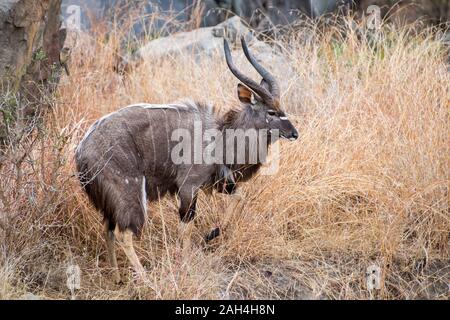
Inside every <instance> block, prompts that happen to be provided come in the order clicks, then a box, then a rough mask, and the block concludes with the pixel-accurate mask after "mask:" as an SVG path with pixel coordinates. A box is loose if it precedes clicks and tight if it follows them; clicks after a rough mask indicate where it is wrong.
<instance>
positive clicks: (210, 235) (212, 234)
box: [205, 228, 220, 243]
mask: <svg viewBox="0 0 450 320" xmlns="http://www.w3.org/2000/svg"><path fill="white" fill-rule="evenodd" d="M219 235H220V229H219V228H215V229H214V230H212V231H211V232H210V233H208V234H207V235H206V237H205V241H206V243H208V242H210V241H211V240H213V239H215V238H217V237H218V236H219Z"/></svg>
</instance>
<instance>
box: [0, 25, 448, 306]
mask: <svg viewBox="0 0 450 320" xmlns="http://www.w3.org/2000/svg"><path fill="white" fill-rule="evenodd" d="M347 22H348V23H345V24H341V25H340V26H335V27H333V28H328V29H320V28H318V27H317V28H315V27H314V26H313V27H311V28H309V29H308V31H307V33H308V35H309V36H308V37H305V36H304V34H303V33H300V32H297V33H293V34H291V35H290V36H289V37H288V38H287V39H285V40H284V41H283V42H278V45H279V46H280V47H281V48H282V49H283V54H284V55H285V56H286V59H288V61H289V63H290V65H291V67H292V68H293V70H294V73H293V74H292V75H291V76H290V78H287V79H286V72H285V70H276V69H273V68H271V70H272V71H273V73H274V74H275V75H276V76H277V77H278V78H279V79H282V78H283V98H282V100H283V105H284V108H285V109H286V110H287V112H289V113H290V114H291V118H292V119H293V121H294V122H295V124H296V126H297V128H298V129H299V132H300V139H299V140H298V141H296V142H294V143H289V142H286V143H282V145H281V164H280V165H281V167H280V170H279V172H278V173H277V174H276V175H274V176H258V177H256V178H255V179H254V180H252V181H251V182H249V183H247V184H243V185H242V192H243V194H244V195H245V200H244V201H242V202H241V203H239V204H238V205H237V206H236V207H230V204H231V202H230V200H229V199H228V198H227V197H226V196H222V195H218V194H213V195H212V196H205V195H201V196H200V199H199V210H198V218H197V221H196V227H195V231H194V234H193V235H192V236H193V239H194V241H193V244H192V247H191V248H190V249H189V252H185V251H183V250H182V249H181V245H180V243H181V242H180V238H179V237H180V236H179V234H178V224H179V218H178V215H177V205H176V201H175V199H172V198H164V199H161V200H160V201H159V202H156V203H152V204H149V215H148V219H147V222H146V225H145V229H144V232H143V234H142V237H141V239H140V240H139V241H138V242H137V244H136V247H137V252H138V255H139V256H140V259H141V261H142V262H143V264H144V265H145V267H146V269H147V271H148V278H149V279H150V282H151V287H152V288H153V289H152V288H150V286H148V285H143V284H139V283H136V282H135V281H134V280H133V274H132V272H131V270H130V269H129V265H128V263H127V261H126V259H125V257H124V255H123V254H122V252H120V253H119V264H120V267H121V269H122V270H121V271H122V273H123V275H124V276H125V279H126V281H125V284H124V285H122V286H116V285H114V284H113V282H112V279H111V277H110V270H109V266H108V263H107V259H106V249H105V243H104V238H103V234H102V227H101V216H100V214H99V213H98V212H96V211H95V210H94V209H93V207H92V206H91V205H90V204H89V201H88V199H87V197H86V196H85V195H84V193H83V192H82V190H81V188H80V186H79V183H78V180H77V178H76V176H75V169H74V163H73V152H74V148H75V146H76V144H77V143H78V142H79V141H80V139H81V137H82V136H83V134H84V132H85V130H86V129H87V127H88V126H89V125H90V124H91V123H92V122H93V121H95V120H96V119H97V118H99V117H100V116H102V115H104V114H106V113H109V112H112V111H114V110H117V109H118V108H120V107H122V106H125V105H127V104H129V103H134V102H155V103H165V102H171V101H174V100H178V99H181V98H183V97H190V98H192V99H195V100H199V101H208V102H212V103H214V105H215V106H216V108H217V110H218V111H219V112H223V111H224V110H226V109H228V108H230V107H232V106H237V105H238V100H237V97H236V95H235V91H236V90H235V86H236V84H237V80H236V79H235V78H234V77H233V76H232V74H231V73H230V72H229V71H228V70H227V67H226V64H225V62H224V60H223V58H222V56H221V55H220V54H218V55H216V56H214V57H212V58H211V57H206V56H205V57H204V59H194V58H193V57H191V56H189V55H186V56H181V57H177V58H176V59H175V58H168V59H165V60H162V61H155V62H151V61H150V62H148V63H145V64H142V65H141V66H140V67H139V68H137V69H135V70H133V71H132V72H131V73H130V74H128V75H126V76H120V75H118V74H117V73H115V72H114V71H113V69H114V65H115V63H116V53H117V49H118V48H119V46H120V41H121V38H120V36H119V33H118V32H117V33H116V32H114V31H112V32H109V33H108V36H106V35H105V34H103V35H98V36H97V37H96V38H84V37H82V38H80V39H79V41H78V44H77V47H76V48H74V50H73V56H72V64H71V77H68V78H65V79H64V81H63V82H62V84H61V85H60V89H59V92H58V97H57V99H56V102H55V105H54V108H53V109H52V112H51V113H50V114H49V116H48V117H47V119H46V125H45V126H43V127H41V128H40V130H39V132H38V134H37V137H36V142H34V144H33V145H30V144H31V142H30V141H31V140H32V138H29V139H28V140H25V141H24V145H26V147H15V148H11V149H12V150H11V153H12V154H17V155H22V154H26V156H25V157H24V159H23V161H22V162H20V163H19V161H17V158H18V157H12V158H11V160H10V161H7V162H5V163H4V164H3V165H2V166H1V167H0V174H1V179H0V190H1V193H0V195H1V197H0V199H1V205H0V211H1V212H2V215H1V217H0V218H1V222H2V223H1V225H0V236H1V241H0V248H1V249H0V298H3V299H8V298H19V297H21V296H23V295H24V294H25V293H27V292H30V293H33V294H34V295H37V296H40V297H43V298H51V299H67V298H69V297H70V292H69V290H68V289H67V287H66V274H65V271H66V268H67V266H68V265H72V264H77V265H79V266H80V268H81V272H82V278H81V279H82V282H81V289H80V290H78V291H77V292H76V295H77V297H78V298H84V299H155V298H156V299H158V298H159V299H161V298H162V299H217V298H221V299H227V298H237V299H242V298H248V299H260V298H271V299H272V298H274V299H305V298H307V299H412V298H437V299H448V298H449V291H448V276H449V273H450V263H449V261H450V260H449V249H450V247H449V233H450V214H449V193H448V192H449V129H450V128H449V126H450V123H449V107H450V92H449V83H450V73H449V72H448V69H447V68H448V65H447V61H446V59H447V54H448V52H447V49H446V48H445V47H444V45H443V44H442V43H441V42H440V41H438V40H436V39H435V37H434V33H433V32H432V30H426V31H424V32H421V33H417V32H412V31H411V29H409V28H407V27H393V26H385V27H383V29H382V30H381V31H380V32H379V33H378V34H377V36H376V37H375V38H374V36H373V34H372V33H371V32H370V31H369V30H365V29H364V25H363V24H362V25H361V29H359V30H360V31H355V28H354V23H351V22H350V21H347ZM361 30H362V31H361ZM305 39H306V40H305ZM199 60H200V61H199ZM240 65H241V67H242V68H243V69H244V70H246V71H248V72H249V73H251V74H253V75H254V76H255V77H256V74H255V72H254V71H253V70H251V68H250V67H249V66H248V65H245V66H244V65H243V64H240ZM268 67H269V68H270V66H268ZM33 137H34V136H33ZM27 148H28V149H27ZM25 150H27V151H25ZM19 177H20V179H19ZM215 226H220V227H221V228H222V231H223V233H222V235H221V236H220V237H219V238H217V239H216V240H214V242H213V243H212V244H210V245H206V244H204V243H203V242H202V240H201V236H202V235H204V234H206V232H207V231H209V230H210V229H211V228H212V227H215ZM372 265H376V266H378V267H379V268H380V269H381V288H380V289H378V290H368V288H367V283H366V280H367V274H366V271H367V268H368V267H370V266H372Z"/></svg>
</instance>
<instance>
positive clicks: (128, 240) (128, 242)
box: [115, 228, 147, 282]
mask: <svg viewBox="0 0 450 320" xmlns="http://www.w3.org/2000/svg"><path fill="white" fill-rule="evenodd" d="M115 232H116V236H117V238H118V240H119V243H120V245H121V247H122V249H123V251H124V252H125V255H126V256H127V258H128V260H129V261H130V263H131V266H132V267H133V269H134V271H135V272H136V273H137V275H138V278H139V280H141V281H144V282H145V280H146V279H147V278H146V276H145V269H144V267H143V266H142V264H141V262H140V261H139V258H138V256H137V254H136V251H134V246H133V232H132V231H131V230H129V229H126V230H125V231H123V232H122V231H120V230H119V229H118V228H116V231H115Z"/></svg>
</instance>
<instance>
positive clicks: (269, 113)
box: [267, 110, 277, 117]
mask: <svg viewBox="0 0 450 320" xmlns="http://www.w3.org/2000/svg"><path fill="white" fill-rule="evenodd" d="M267 114H268V115H269V116H272V117H274V116H276V115H277V113H276V112H275V111H274V110H269V111H267Z"/></svg>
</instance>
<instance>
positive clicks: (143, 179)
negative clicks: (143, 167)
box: [141, 176, 147, 214]
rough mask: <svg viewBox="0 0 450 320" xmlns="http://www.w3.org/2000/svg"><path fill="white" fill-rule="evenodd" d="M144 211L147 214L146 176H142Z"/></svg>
mask: <svg viewBox="0 0 450 320" xmlns="http://www.w3.org/2000/svg"><path fill="white" fill-rule="evenodd" d="M141 201H142V210H144V214H147V193H146V191H145V176H142V199H141Z"/></svg>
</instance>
